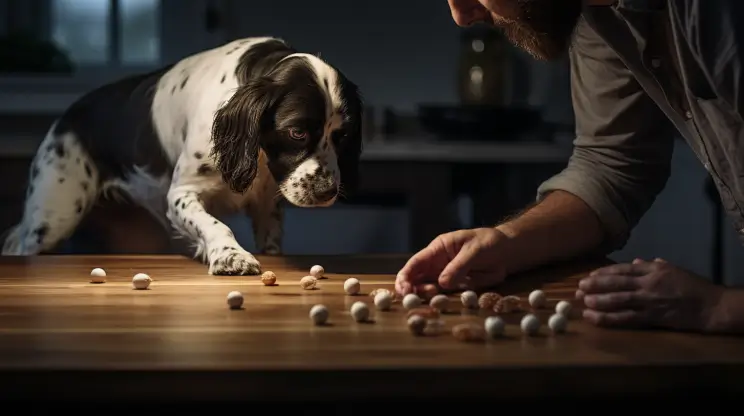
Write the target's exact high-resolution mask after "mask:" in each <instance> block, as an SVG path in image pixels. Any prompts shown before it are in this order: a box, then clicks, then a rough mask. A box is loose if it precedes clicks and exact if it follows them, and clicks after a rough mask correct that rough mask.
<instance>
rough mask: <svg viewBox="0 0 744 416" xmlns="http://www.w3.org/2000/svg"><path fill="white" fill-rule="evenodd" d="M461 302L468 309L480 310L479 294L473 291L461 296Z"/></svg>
mask: <svg viewBox="0 0 744 416" xmlns="http://www.w3.org/2000/svg"><path fill="white" fill-rule="evenodd" d="M460 302H462V306H464V307H466V308H468V309H478V294H477V293H475V292H473V291H472V290H466V291H465V292H462V294H461V295H460Z"/></svg>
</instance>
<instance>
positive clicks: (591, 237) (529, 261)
mask: <svg viewBox="0 0 744 416" xmlns="http://www.w3.org/2000/svg"><path fill="white" fill-rule="evenodd" d="M496 228H497V229H498V230H500V231H501V232H502V233H503V234H505V235H506V236H507V237H508V238H509V243H508V244H506V245H505V247H506V251H507V252H506V253H505V256H504V261H505V264H504V266H505V267H506V269H507V273H509V274H511V273H517V272H520V271H524V270H527V269H531V268H534V267H537V266H540V265H541V264H544V263H548V262H552V261H558V260H563V259H568V258H571V257H576V256H580V255H583V254H586V253H588V252H590V251H592V250H594V249H596V248H598V247H599V245H600V244H601V243H602V240H603V234H604V233H603V231H602V226H601V223H600V222H599V219H598V218H597V216H596V214H595V213H594V211H593V210H592V209H591V208H589V206H588V205H587V204H586V203H584V201H582V200H581V199H580V198H578V197H577V196H574V195H572V194H570V193H568V192H564V191H554V192H551V193H550V194H549V195H547V196H546V197H545V198H544V199H543V200H542V201H540V203H538V204H537V205H535V206H534V207H532V208H530V209H528V210H526V211H525V212H524V213H522V214H521V215H519V216H517V217H516V218H514V219H512V220H508V221H506V222H505V223H503V224H501V225H499V226H497V227H496Z"/></svg>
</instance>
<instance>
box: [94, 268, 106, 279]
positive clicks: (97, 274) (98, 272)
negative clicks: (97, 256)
mask: <svg viewBox="0 0 744 416" xmlns="http://www.w3.org/2000/svg"><path fill="white" fill-rule="evenodd" d="M90 275H91V276H94V277H106V271H105V270H103V269H102V268H100V267H96V268H95V269H93V270H91V271H90Z"/></svg>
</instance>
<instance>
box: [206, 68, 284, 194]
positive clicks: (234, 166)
mask: <svg viewBox="0 0 744 416" xmlns="http://www.w3.org/2000/svg"><path fill="white" fill-rule="evenodd" d="M276 97H277V95H276V91H275V88H274V85H273V82H272V81H271V80H268V79H258V80H254V81H251V82H249V83H248V84H246V85H244V86H241V87H238V89H237V90H236V91H235V94H233V96H232V97H231V98H230V100H229V101H228V102H227V103H226V104H225V105H224V106H223V107H222V108H220V109H219V110H218V111H217V112H216V113H215V115H214V120H213V123H212V152H211V156H212V157H213V158H214V161H215V164H216V166H217V168H218V169H219V171H220V173H221V174H222V179H223V180H224V181H225V183H226V184H227V185H228V186H229V187H230V189H231V190H233V191H235V192H238V193H243V192H245V191H246V190H247V189H248V188H249V187H250V185H251V183H252V182H253V179H255V178H256V173H257V172H258V151H259V148H260V140H261V133H262V132H263V131H264V129H265V128H266V126H267V125H266V123H267V122H270V121H271V119H270V117H267V113H268V112H269V111H271V110H272V108H273V106H274V104H275V102H276Z"/></svg>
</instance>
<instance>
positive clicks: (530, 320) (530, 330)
mask: <svg viewBox="0 0 744 416" xmlns="http://www.w3.org/2000/svg"><path fill="white" fill-rule="evenodd" d="M520 327H521V328H522V332H524V333H525V334H527V335H535V334H537V332H538V331H539V330H540V320H539V319H537V316H535V315H533V314H531V313H530V314H527V315H525V316H524V317H523V318H522V322H521V324H520Z"/></svg>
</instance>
